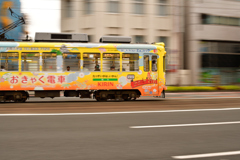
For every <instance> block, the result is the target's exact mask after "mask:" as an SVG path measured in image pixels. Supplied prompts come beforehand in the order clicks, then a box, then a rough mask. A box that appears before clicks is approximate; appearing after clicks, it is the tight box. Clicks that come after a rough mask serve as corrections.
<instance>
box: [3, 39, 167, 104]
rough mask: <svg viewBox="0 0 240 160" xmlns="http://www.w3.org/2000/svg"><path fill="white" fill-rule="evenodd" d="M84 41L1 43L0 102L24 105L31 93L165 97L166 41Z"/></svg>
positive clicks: (39, 95)
mask: <svg viewBox="0 0 240 160" xmlns="http://www.w3.org/2000/svg"><path fill="white" fill-rule="evenodd" d="M114 39H115V40H114ZM83 41H84V40H83ZM86 41H87V40H86ZM86 41H84V43H76V42H70V43H69V42H68V43H67V42H61V41H60V42H59V41H58V42H52V41H48V42H37V41H35V42H0V62H1V63H0V66H3V67H2V68H3V69H2V71H0V101H8V100H13V101H15V102H25V101H26V100H27V98H29V91H32V92H33V93H34V94H33V96H35V97H41V98H45V97H51V98H54V97H60V95H61V94H60V93H62V92H63V93H64V96H65V97H80V98H92V97H93V98H95V99H96V100H98V101H106V100H108V99H123V100H135V99H136V98H139V97H140V96H162V95H165V90H166V86H165V55H166V51H165V48H164V43H154V44H130V43H129V44H127V43H125V42H126V37H114V38H113V37H105V40H104V37H103V39H101V43H85V42H86ZM127 41H129V40H127ZM106 42H107V43H106ZM67 67H70V69H67Z"/></svg>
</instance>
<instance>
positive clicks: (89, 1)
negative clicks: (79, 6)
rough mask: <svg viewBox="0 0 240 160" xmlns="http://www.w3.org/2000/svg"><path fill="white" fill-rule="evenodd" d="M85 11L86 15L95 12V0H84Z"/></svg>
mask: <svg viewBox="0 0 240 160" xmlns="http://www.w3.org/2000/svg"><path fill="white" fill-rule="evenodd" d="M83 12H84V14H85V15H91V14H93V0H84V1H83Z"/></svg>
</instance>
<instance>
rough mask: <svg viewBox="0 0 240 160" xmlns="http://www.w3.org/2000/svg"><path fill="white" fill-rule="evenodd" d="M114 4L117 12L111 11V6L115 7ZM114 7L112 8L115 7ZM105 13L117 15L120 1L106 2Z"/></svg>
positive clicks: (110, 0) (109, 0)
mask: <svg viewBox="0 0 240 160" xmlns="http://www.w3.org/2000/svg"><path fill="white" fill-rule="evenodd" d="M114 2H115V3H114ZM116 2H117V3H116ZM115 4H117V5H116V6H117V11H115V10H111V5H115ZM116 6H114V7H116ZM107 13H110V14H118V13H120V1H119V0H108V4H107Z"/></svg>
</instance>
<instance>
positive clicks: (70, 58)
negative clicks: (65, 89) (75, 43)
mask: <svg viewBox="0 0 240 160" xmlns="http://www.w3.org/2000/svg"><path fill="white" fill-rule="evenodd" d="M67 66H69V67H70V71H80V53H64V54H63V70H64V71H65V70H66V69H67Z"/></svg>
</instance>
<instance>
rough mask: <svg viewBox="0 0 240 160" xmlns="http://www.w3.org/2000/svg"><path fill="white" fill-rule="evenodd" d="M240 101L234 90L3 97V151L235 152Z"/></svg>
mask: <svg viewBox="0 0 240 160" xmlns="http://www.w3.org/2000/svg"><path fill="white" fill-rule="evenodd" d="M239 102H240V100H239V99H238V98H236V97H235V98H221V99H219V98H216V99H215V98H212V99H203V98H200V99H191V98H189V99H187V98H183V99H174V98H172V99H171V98H169V99H165V100H158V99H146V100H145V99H142V100H139V101H135V102H134V101H133V102H102V103H98V102H95V101H91V100H88V101H81V102H78V101H77V102H76V101H74V100H71V101H68V102H65V101H58V102H51V101H47V100H45V101H38V100H33V101H29V102H27V103H25V104H15V103H2V104H0V113H1V114H0V121H1V123H0V157H1V158H0V159H1V160H20V159H21V160H33V159H34V160H43V159H44V160H65V159H67V160H69V159H70V160H79V159H83V160H88V159H89V160H92V159H93V160H94V159H96V160H108V159H109V160H112V159H114V160H118V159H119V160H123V159H124V160H125V159H126V160H175V159H187V158H190V159H193V160H195V159H197V160H198V159H201V160H202V159H203V160H239V159H240V134H239V132H240V116H239V115H240V105H239V104H240V103H239ZM22 113H24V114H22ZM25 113H27V114H25ZM45 113H46V114H45Z"/></svg>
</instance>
